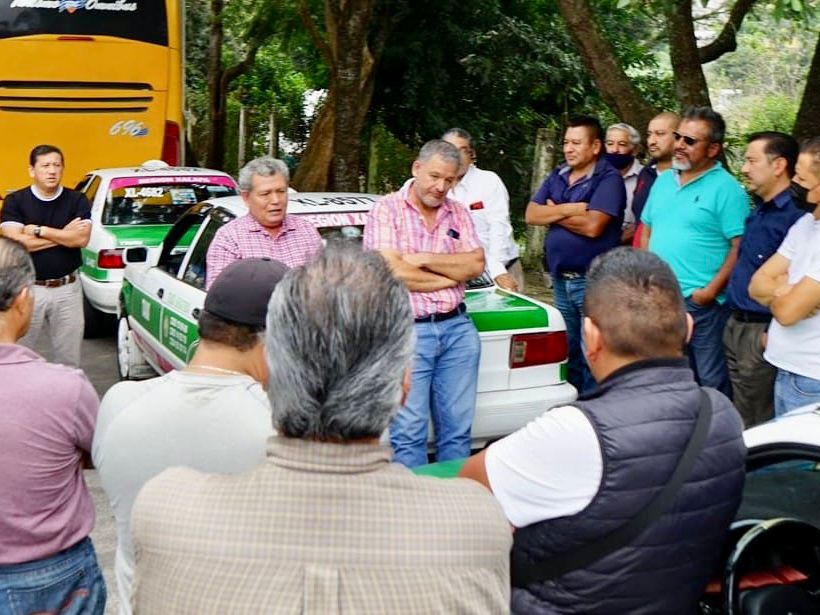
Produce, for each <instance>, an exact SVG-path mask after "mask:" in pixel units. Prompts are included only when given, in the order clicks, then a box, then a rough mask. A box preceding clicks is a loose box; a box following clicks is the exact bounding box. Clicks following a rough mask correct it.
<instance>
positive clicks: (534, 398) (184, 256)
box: [117, 193, 577, 447]
mask: <svg viewBox="0 0 820 615" xmlns="http://www.w3.org/2000/svg"><path fill="white" fill-rule="evenodd" d="M377 198H378V197H377V196H375V195H366V194H339V193H298V194H292V195H291V196H290V200H289V205H288V215H297V216H303V217H305V218H307V219H309V220H310V221H311V222H313V224H314V225H315V226H316V227H317V229H318V230H319V232H320V233H321V234H322V236H323V237H324V238H325V240H326V241H356V242H360V241H361V237H362V232H363V227H364V224H365V221H366V216H367V212H368V211H369V209H370V207H371V206H372V205H373V203H374V202H375V200H376V199H377ZM246 213H247V208H246V207H245V205H244V203H243V202H242V199H241V198H239V197H228V198H220V199H210V200H208V201H205V202H203V203H200V204H198V205H196V206H195V207H193V208H191V209H190V210H189V211H188V212H186V214H185V215H184V216H183V217H182V218H180V220H179V221H178V222H177V223H176V224H175V225H174V227H173V228H172V229H171V231H170V232H169V233H168V235H167V237H166V238H165V241H164V242H163V243H162V245H161V246H160V247H159V248H158V249H147V248H139V249H134V248H129V249H128V250H127V251H126V252H125V255H124V260H125V261H126V263H127V265H128V266H127V267H126V269H125V276H124V281H123V286H122V292H121V294H120V302H119V324H118V332H117V358H118V364H119V370H120V376H121V377H122V378H125V379H127V378H140V377H145V376H147V375H151V374H153V373H164V372H167V371H169V370H172V369H175V368H180V367H182V366H183V365H184V364H185V363H186V362H187V361H188V360H189V359H190V358H191V356H192V354H193V351H194V349H195V348H196V345H197V343H198V337H197V318H198V316H199V313H200V311H201V309H202V306H203V303H204V297H205V268H206V262H205V259H206V254H207V250H208V246H209V245H210V242H211V241H212V239H213V237H214V234H215V233H216V231H217V229H218V228H220V227H221V226H222V225H223V224H226V223H227V222H229V221H231V220H233V219H234V218H236V217H238V216H242V215H245V214H246ZM191 237H192V241H189V240H188V238H191ZM189 245H190V247H189ZM465 303H466V305H467V313H468V314H469V316H470V317H471V318H472V319H473V322H474V323H475V325H476V327H477V328H478V331H479V335H480V337H481V363H480V366H479V377H478V402H477V409H476V417H475V420H474V423H473V445H474V446H475V447H478V446H481V445H483V444H485V443H486V442H488V441H490V440H492V439H494V438H498V437H500V436H503V435H506V434H508V433H510V432H512V431H514V430H515V429H517V428H519V427H521V426H522V425H524V424H526V423H527V422H528V421H529V420H531V419H532V418H534V417H536V416H538V415H539V414H540V413H542V412H543V411H544V410H546V409H547V408H549V407H551V406H555V405H559V404H565V403H568V402H571V401H573V400H574V399H575V398H576V395H577V393H576V390H575V388H574V387H573V386H572V385H570V384H569V383H568V382H567V340H566V329H565V325H564V320H563V318H562V317H561V314H560V313H559V312H558V310H557V309H555V308H554V307H552V306H550V305H547V304H545V303H542V302H540V301H537V300H535V299H532V298H529V297H527V296H525V295H522V294H520V293H513V292H508V291H504V290H501V289H499V288H497V287H495V285H494V284H493V282H492V281H491V280H490V279H489V277H486V276H483V277H481V278H479V279H477V280H473V281H472V282H471V283H470V284H469V289H468V290H467V293H466V297H465Z"/></svg>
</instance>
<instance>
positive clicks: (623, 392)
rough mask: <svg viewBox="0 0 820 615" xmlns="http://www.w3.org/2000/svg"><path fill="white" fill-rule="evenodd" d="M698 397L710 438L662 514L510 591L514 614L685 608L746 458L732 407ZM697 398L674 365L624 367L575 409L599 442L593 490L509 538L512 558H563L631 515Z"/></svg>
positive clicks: (678, 443)
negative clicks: (580, 560)
mask: <svg viewBox="0 0 820 615" xmlns="http://www.w3.org/2000/svg"><path fill="white" fill-rule="evenodd" d="M707 392H708V394H709V396H710V399H711V400H712V406H713V415H712V422H711V426H710V428H709V435H708V437H707V440H706V443H705V445H704V447H703V450H702V451H701V453H700V454H699V455H698V457H697V461H696V462H695V467H694V469H693V471H692V474H691V476H690V477H689V478H688V479H687V481H686V482H685V483H684V485H683V487H682V488H681V490H680V491H679V493H678V496H677V497H676V498H675V501H674V503H673V505H672V506H671V508H670V509H669V510H667V511H666V512H665V513H664V514H663V515H662V516H661V517H660V519H658V520H657V521H655V522H654V523H653V524H652V525H651V526H650V527H649V528H648V529H647V530H645V531H644V532H643V533H642V534H641V536H640V537H639V538H638V539H637V540H635V541H634V542H633V543H632V544H630V545H629V546H627V547H624V548H622V549H619V550H617V551H615V552H614V553H610V554H609V555H607V556H605V557H603V558H602V559H600V560H599V561H598V562H596V563H595V564H592V565H591V566H589V567H588V568H585V569H582V570H576V571H573V572H569V573H567V574H565V575H563V576H560V577H558V578H556V579H553V580H550V581H545V582H543V583H536V584H533V585H530V586H528V587H527V588H526V589H522V588H513V596H512V610H513V612H514V613H520V614H522V615H523V614H527V615H529V614H531V613H585V614H606V615H611V614H615V613H619V614H620V613H624V614H625V613H629V614H630V615H640V614H650V613H651V614H656V613H657V614H663V615H673V614H676V613H681V614H684V613H685V614H687V615H689V614H691V613H694V612H695V609H696V606H697V601H698V599H699V597H700V596H701V595H702V592H703V589H704V587H705V585H706V583H707V581H708V578H709V576H710V575H711V574H712V572H713V570H714V568H715V565H716V564H717V559H718V557H719V555H720V548H721V545H722V543H723V539H724V536H725V534H726V531H727V529H728V527H729V524H730V523H731V521H732V519H733V518H734V515H735V512H736V511H737V508H738V505H739V504H740V497H741V491H742V489H743V480H744V461H745V456H746V447H745V446H744V444H743V437H742V433H743V425H742V422H741V419H740V416H739V415H738V412H737V410H736V409H735V408H734V406H733V405H732V404H731V402H730V401H729V400H728V399H727V398H726V397H724V396H723V395H722V394H720V393H718V392H717V391H715V390H713V389H708V390H707ZM700 402H701V398H700V393H699V387H698V385H697V383H696V382H695V379H694V376H693V374H692V371H691V370H690V369H689V367H688V365H687V362H686V360H685V359H680V360H677V359H663V360H653V361H640V362H638V363H633V364H631V365H629V366H627V367H625V368H622V369H620V370H618V371H616V372H615V373H613V374H612V375H611V376H610V377H609V378H607V379H606V380H605V381H604V382H602V383H601V385H600V387H599V388H598V389H597V390H596V391H595V392H594V393H592V394H591V395H589V396H587V397H582V398H580V399H579V400H578V401H577V402H575V403H574V404H573V405H574V406H575V407H577V408H579V409H580V410H581V411H582V412H583V413H584V414H585V415H586V416H587V418H588V419H589V420H590V422H591V423H592V425H593V427H594V429H595V432H596V434H597V435H598V440H599V442H600V444H601V453H602V457H603V476H602V479H601V485H600V487H599V488H598V493H597V494H596V495H595V497H594V498H593V500H592V502H591V503H590V504H589V505H588V506H587V507H586V508H585V509H584V510H582V511H581V512H579V513H578V514H575V515H571V516H568V517H562V518H558V519H550V520H547V521H542V522H540V523H535V524H533V525H530V526H527V527H524V528H520V529H518V530H516V532H515V536H514V544H513V553H514V556H515V557H516V558H519V557H523V558H525V561H538V560H542V559H546V558H551V557H553V556H555V555H559V554H561V553H567V552H569V551H572V550H573V548H576V547H578V546H579V545H583V544H587V543H590V542H595V541H596V540H599V539H601V538H602V537H604V536H606V535H607V534H608V533H610V532H611V531H613V530H614V529H616V528H617V527H619V526H621V525H622V524H624V523H626V522H627V521H628V520H629V519H630V518H632V517H633V516H634V515H636V514H637V513H639V512H640V511H641V510H642V509H643V508H644V506H645V505H646V504H647V503H648V502H649V501H650V500H651V499H652V497H653V496H654V495H655V494H656V493H657V492H658V491H659V490H660V489H661V488H663V486H664V485H665V484H666V482H667V481H668V479H669V477H670V476H671V475H672V472H673V471H674V469H675V467H676V465H677V463H678V460H679V459H680V457H681V454H682V453H683V450H684V449H685V448H686V444H687V442H688V441H689V438H690V436H691V435H692V432H693V430H694V426H695V420H696V418H697V412H698V408H699V406H700ZM544 471H545V472H560V471H561V468H545V469H544Z"/></svg>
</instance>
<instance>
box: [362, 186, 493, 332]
mask: <svg viewBox="0 0 820 615" xmlns="http://www.w3.org/2000/svg"><path fill="white" fill-rule="evenodd" d="M412 184H413V182H412V181H411V182H407V183H406V184H405V185H404V186H403V187H402V189H401V190H399V191H398V192H393V193H392V194H388V195H386V196H384V197H382V198H381V199H380V200H379V201H378V202H377V203H376V204H375V205H374V206H373V209H371V210H370V214H369V215H368V220H367V224H366V225H365V227H364V248H365V249H367V250H383V249H387V250H397V251H398V252H400V253H402V254H413V253H415V252H432V253H435V254H456V253H459V252H470V251H472V250H475V249H477V248H480V247H481V241H480V240H479V238H478V234H477V233H476V230H475V226H474V225H473V221H472V219H471V218H470V212H469V211H468V210H467V208H466V207H464V206H463V205H461V204H460V203H458V202H457V201H454V200H452V199H450V198H445V199H444V203H443V204H442V205H441V207H439V208H438V211H437V212H436V219H435V223H434V225H433V228H432V229H429V230H428V229H427V226H426V225H425V223H424V217H423V216H422V215H421V212H420V211H419V210H418V209H417V208H416V206H415V205H413V204H412V203H411V202H410V201H409V199H408V198H407V197H408V192H409V190H410V187H411V186H412ZM464 286H465V285H464V284H463V283H462V284H458V285H457V286H454V287H452V288H444V289H441V290H435V291H429V292H416V291H410V303H411V305H412V307H413V314H414V315H415V317H416V318H422V317H424V316H429V315H430V314H443V313H445V312H449V311H451V310H454V309H455V308H456V307H457V306H458V304H459V303H461V302H462V301H463V300H464Z"/></svg>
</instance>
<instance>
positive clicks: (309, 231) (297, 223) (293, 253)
mask: <svg viewBox="0 0 820 615" xmlns="http://www.w3.org/2000/svg"><path fill="white" fill-rule="evenodd" d="M289 179H290V174H289V172H288V167H287V165H286V164H285V163H284V162H282V161H281V160H277V159H276V158H271V157H270V156H264V157H262V158H257V159H256V160H251V161H250V162H249V163H248V164H246V165H245V166H244V167H242V170H241V171H239V189H240V190H241V193H242V199H243V200H244V201H245V204H246V205H247V206H248V213H247V215H244V216H242V217H241V218H237V219H236V220H233V221H231V222H229V223H228V224H226V225H225V226H223V227H222V228H220V229H219V230H218V231H217V232H216V236H215V237H214V240H213V241H212V242H211V246H210V247H209V248H208V257H207V271H206V286H207V287H208V288H210V287H211V284H213V282H214V280H216V278H217V277H218V276H219V274H220V273H221V272H222V270H223V269H224V268H225V267H227V266H228V265H230V264H231V263H232V262H234V261H238V260H241V259H243V258H270V259H271V260H277V261H280V262H282V263H284V264H285V265H287V266H288V267H298V266H299V265H304V264H305V263H306V262H308V261H309V260H311V259H312V258H313V256H314V254H316V252H318V251H319V249H320V248H321V247H322V238H321V236H320V235H319V232H318V231H317V230H316V228H315V227H314V226H313V224H311V223H310V222H309V221H307V220H301V219H299V218H298V217H296V216H288V215H287V210H288V181H289Z"/></svg>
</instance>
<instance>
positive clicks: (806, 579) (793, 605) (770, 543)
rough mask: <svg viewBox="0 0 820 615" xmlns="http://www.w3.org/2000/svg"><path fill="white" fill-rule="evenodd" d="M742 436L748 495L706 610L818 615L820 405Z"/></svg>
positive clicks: (727, 614) (737, 614)
mask: <svg viewBox="0 0 820 615" xmlns="http://www.w3.org/2000/svg"><path fill="white" fill-rule="evenodd" d="M743 437H744V440H745V441H746V446H747V448H748V457H747V460H746V483H745V485H744V488H743V500H742V502H741V505H740V510H739V511H738V514H737V517H736V521H735V522H734V524H733V525H732V529H731V531H730V534H729V537H728V539H727V542H726V545H725V546H724V554H723V557H722V558H721V566H720V569H719V570H716V571H715V577H714V581H713V583H711V584H710V587H709V590H708V591H707V595H706V598H705V599H704V604H703V609H702V612H703V613H704V614H718V613H720V614H722V615H770V614H771V615H774V614H779V613H784V614H785V613H790V614H792V615H808V614H816V613H820V406H818V405H817V404H814V405H812V406H806V407H804V408H800V409H797V410H795V411H793V412H791V413H789V414H787V415H786V416H784V417H783V418H781V419H778V420H775V421H770V422H768V423H764V424H762V425H758V426H756V427H753V428H751V429H748V430H746V432H745V433H744V434H743Z"/></svg>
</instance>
